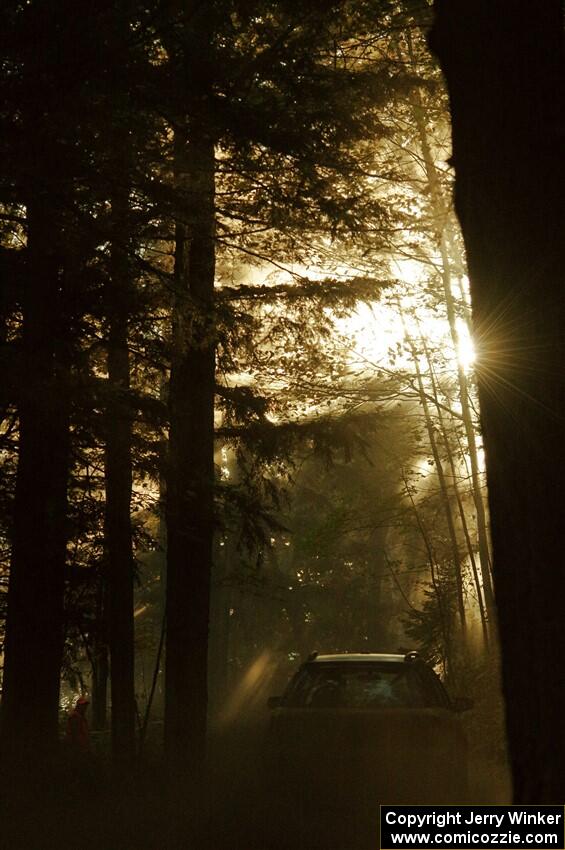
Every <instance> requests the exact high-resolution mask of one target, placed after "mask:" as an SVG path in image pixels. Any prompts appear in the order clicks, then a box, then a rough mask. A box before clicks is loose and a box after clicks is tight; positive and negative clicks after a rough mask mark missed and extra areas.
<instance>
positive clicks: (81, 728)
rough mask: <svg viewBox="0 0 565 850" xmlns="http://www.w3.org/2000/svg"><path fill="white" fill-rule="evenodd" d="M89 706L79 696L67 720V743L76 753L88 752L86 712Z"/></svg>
mask: <svg viewBox="0 0 565 850" xmlns="http://www.w3.org/2000/svg"><path fill="white" fill-rule="evenodd" d="M89 705H90V700H89V699H88V698H87V697H85V696H80V697H79V698H78V699H77V701H76V704H75V707H74V709H73V711H71V713H70V714H69V717H68V720H67V741H68V742H69V744H70V745H71V748H72V750H73V751H74V752H76V753H79V752H80V753H88V752H90V731H89V729H88V720H87V719H86V710H87V708H88V706H89Z"/></svg>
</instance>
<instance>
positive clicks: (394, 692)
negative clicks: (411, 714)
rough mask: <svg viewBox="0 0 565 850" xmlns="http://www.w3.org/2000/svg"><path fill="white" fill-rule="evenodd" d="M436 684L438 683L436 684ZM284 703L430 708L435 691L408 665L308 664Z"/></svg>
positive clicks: (438, 702) (437, 701)
mask: <svg viewBox="0 0 565 850" xmlns="http://www.w3.org/2000/svg"><path fill="white" fill-rule="evenodd" d="M438 684H439V683H438ZM284 704H285V705H288V706H292V707H296V708H429V707H435V706H439V705H442V700H441V698H440V694H439V692H438V690H437V688H434V687H433V685H432V683H427V682H426V681H425V679H424V677H423V676H421V675H420V673H419V671H418V670H417V669H416V667H415V666H412V665H408V664H380V665H378V664H371V665H369V664H356V663H347V664H326V663H319V664H316V663H313V664H307V665H306V666H305V667H304V668H303V669H302V670H301V671H300V673H299V674H298V676H297V678H296V679H295V680H294V682H293V683H292V685H291V686H290V688H289V690H288V692H287V694H286V696H285V699H284Z"/></svg>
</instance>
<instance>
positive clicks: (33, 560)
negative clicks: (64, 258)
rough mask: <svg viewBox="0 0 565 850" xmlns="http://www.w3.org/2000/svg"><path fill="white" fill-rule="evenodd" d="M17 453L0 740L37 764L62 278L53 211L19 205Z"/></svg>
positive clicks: (57, 551)
mask: <svg viewBox="0 0 565 850" xmlns="http://www.w3.org/2000/svg"><path fill="white" fill-rule="evenodd" d="M27 219H28V247H27V266H28V267H27V276H26V280H25V287H24V292H23V297H22V311H23V336H22V362H23V368H22V374H25V375H26V381H27V383H26V385H25V386H22V387H21V388H20V398H19V405H18V412H19V422H20V430H19V454H18V472H17V479H16V493H15V504H14V522H13V544H12V559H11V566H10V581H9V590H8V615H7V623H6V648H5V666H4V682H3V704H2V709H3V711H2V732H3V743H4V745H5V746H6V748H7V749H8V750H13V751H14V752H15V753H17V754H18V757H19V758H21V759H23V760H24V761H25V759H26V757H29V758H33V759H35V760H37V758H38V757H40V755H41V754H42V753H45V752H46V751H47V750H49V749H50V748H51V747H53V746H54V745H55V744H56V741H57V738H58V711H59V679H60V670H61V660H62V651H63V617H64V585H65V557H66V532H67V528H66V522H67V480H68V470H69V386H68V380H67V378H68V364H67V362H66V352H67V351H68V342H67V341H66V340H65V334H66V332H67V329H66V327H65V324H66V323H65V318H64V317H65V313H66V310H65V281H64V273H63V270H62V264H61V258H60V254H59V253H58V249H57V245H58V244H59V240H58V233H57V232H56V231H57V228H56V225H55V223H54V219H55V213H54V211H53V209H52V208H51V207H50V205H49V201H48V199H47V198H46V197H44V196H43V195H42V194H40V193H38V194H37V195H36V196H35V197H34V198H33V199H30V201H29V203H28V206H27Z"/></svg>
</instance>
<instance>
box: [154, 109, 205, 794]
mask: <svg viewBox="0 0 565 850" xmlns="http://www.w3.org/2000/svg"><path fill="white" fill-rule="evenodd" d="M204 111H205V110H203V109H202V107H201V106H198V104H197V102H196V98H195V100H194V101H193V109H192V110H191V113H190V131H189V134H188V135H187V134H185V133H184V132H183V130H182V129H177V130H176V133H175V174H176V184H177V190H178V198H179V202H180V201H181V200H182V201H184V204H185V206H186V209H187V216H186V218H183V219H182V220H181V219H180V218H179V220H178V221H177V224H176V236H175V239H176V247H175V305H174V313H173V354H172V363H171V382H170V391H169V411H170V452H169V463H168V478H167V644H166V697H165V699H166V704H165V748H166V754H167V759H168V763H169V766H170V768H171V770H172V773H173V775H174V776H175V778H176V779H177V780H178V781H179V783H180V784H181V785H182V784H185V783H186V784H187V786H188V787H190V788H193V789H194V790H195V791H197V790H199V789H200V788H201V784H202V778H203V771H204V765H205V748H206V719H207V689H208V681H207V680H208V623H209V608H210V584H211V573H212V545H213V533H214V504H213V496H214V392H215V339H214V327H213V318H212V308H213V299H214V272H215V245H214V230H215V226H214V222H215V217H214V163H215V158H214V142H213V139H212V138H210V137H209V136H208V134H207V131H206V118H205V116H204V114H203V112H204ZM187 219H188V220H187Z"/></svg>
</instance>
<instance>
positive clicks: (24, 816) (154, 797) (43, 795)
mask: <svg viewBox="0 0 565 850" xmlns="http://www.w3.org/2000/svg"><path fill="white" fill-rule="evenodd" d="M263 742H264V737H263V730H262V729H261V728H254V727H251V726H247V727H242V728H238V729H231V730H230V731H229V732H227V733H224V734H222V735H221V736H216V737H215V738H214V739H213V740H212V746H211V771H210V794H209V800H210V803H209V814H208V817H207V818H206V821H207V827H206V835H205V837H204V836H201V837H200V838H199V839H195V838H191V837H190V834H191V829H190V818H191V814H190V810H189V807H186V808H185V809H184V810H181V809H182V807H177V808H176V810H174V811H173V813H172V814H171V807H170V805H168V804H167V799H166V796H167V795H166V783H165V780H164V771H163V766H162V762H161V760H160V758H158V756H157V754H156V753H155V752H154V751H153V752H152V750H151V747H149V748H148V752H147V754H146V759H145V761H144V763H143V764H142V765H141V766H140V768H139V770H138V771H137V772H136V774H135V775H134V776H131V777H129V778H128V779H127V780H124V779H121V780H120V779H118V778H117V777H116V776H115V774H114V773H113V771H112V770H111V767H110V764H109V761H108V759H107V757H106V756H105V754H104V753H103V752H100V751H99V752H98V754H95V755H94V757H93V758H92V759H91V760H90V761H89V762H88V763H84V764H82V765H78V766H77V765H76V764H75V765H72V764H70V763H69V762H68V760H65V759H61V762H60V763H59V764H58V765H57V766H51V767H50V768H47V767H46V766H39V765H38V767H37V771H36V772H35V773H34V775H32V776H28V777H26V780H25V781H24V782H23V783H22V782H19V783H14V782H12V781H10V778H9V777H6V776H2V775H1V772H0V818H1V824H2V825H1V828H0V848H1V850H55V848H56V850H62V848H69V850H95V848H96V850H228V848H229V850H295V848H296V850H298V849H299V848H300V850H302V848H304V850H318V848H320V850H321V848H324V850H365V848H369V847H371V850H374V848H375V847H377V836H378V805H377V803H375V806H374V809H372V810H371V811H365V812H364V813H363V814H360V813H359V811H358V810H355V809H354V808H351V807H350V806H344V807H340V808H339V809H336V808H332V807H327V806H324V805H323V804H322V802H321V801H320V800H315V801H314V802H310V803H309V804H308V803H307V802H306V796H305V795H304V794H303V793H302V789H293V790H294V793H285V792H284V791H283V792H282V793H281V790H280V789H277V788H276V782H275V783H274V782H273V781H272V780H275V781H276V777H272V776H269V773H268V770H266V766H265V758H264V756H265V752H264V745H263ZM100 749H101V748H100V747H99V750H100ZM102 749H103V748H102ZM337 779H338V781H339V777H338V778H337ZM287 790H288V789H287ZM509 798H510V788H509V782H508V777H507V773H506V771H505V769H504V766H503V765H501V764H497V763H495V762H486V761H483V762H481V761H479V760H476V759H475V760H474V761H472V763H471V793H470V800H469V802H472V803H473V804H479V803H484V804H489V803H506V802H509ZM344 799H345V798H344ZM414 802H415V803H417V800H415V801H414ZM453 802H461V801H453Z"/></svg>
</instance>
